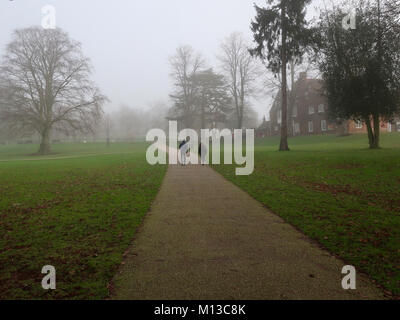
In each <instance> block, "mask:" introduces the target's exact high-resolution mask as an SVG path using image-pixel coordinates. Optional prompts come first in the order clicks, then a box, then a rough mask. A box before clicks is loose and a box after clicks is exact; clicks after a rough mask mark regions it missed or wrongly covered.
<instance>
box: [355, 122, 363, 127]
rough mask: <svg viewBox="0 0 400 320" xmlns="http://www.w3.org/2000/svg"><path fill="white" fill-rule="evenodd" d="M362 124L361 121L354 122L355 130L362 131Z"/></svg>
mask: <svg viewBox="0 0 400 320" xmlns="http://www.w3.org/2000/svg"><path fill="white" fill-rule="evenodd" d="M362 127H363V124H362V122H361V121H356V129H362Z"/></svg>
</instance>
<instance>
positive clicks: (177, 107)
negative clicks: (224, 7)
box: [169, 33, 260, 129]
mask: <svg viewBox="0 0 400 320" xmlns="http://www.w3.org/2000/svg"><path fill="white" fill-rule="evenodd" d="M248 49H249V44H248V43H247V41H246V40H245V39H244V37H243V35H241V34H239V33H233V34H231V35H230V36H229V37H227V38H226V39H225V40H224V41H223V42H222V43H221V46H220V52H219V54H218V61H219V65H218V66H217V69H219V72H216V71H215V70H216V69H214V68H212V67H209V66H207V64H206V62H205V59H204V58H203V57H202V56H201V55H200V54H198V53H195V51H194V49H193V48H192V47H191V46H188V45H187V46H183V47H179V48H178V49H177V50H176V53H175V55H174V56H172V57H171V58H170V65H171V77H172V79H173V80H174V87H175V89H174V92H172V93H171V95H170V98H171V100H172V102H173V106H172V108H171V109H170V112H169V115H170V119H176V120H179V121H181V123H182V125H183V126H184V127H186V128H193V127H195V126H196V124H195V123H196V121H197V127H201V128H213V127H214V126H215V125H216V123H224V124H225V126H226V127H231V128H239V129H241V128H243V127H244V125H250V126H255V125H256V124H257V115H256V113H255V112H254V110H253V109H252V108H251V98H252V97H254V96H255V95H256V94H257V90H258V89H257V80H258V76H259V75H260V68H259V65H258V64H257V61H256V60H255V59H253V58H252V57H251V55H250V53H249V51H248Z"/></svg>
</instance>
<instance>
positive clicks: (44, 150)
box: [39, 128, 50, 155]
mask: <svg viewBox="0 0 400 320" xmlns="http://www.w3.org/2000/svg"><path fill="white" fill-rule="evenodd" d="M49 153H50V128H44V129H43V131H42V133H41V141H40V148H39V154H41V155H46V154H49Z"/></svg>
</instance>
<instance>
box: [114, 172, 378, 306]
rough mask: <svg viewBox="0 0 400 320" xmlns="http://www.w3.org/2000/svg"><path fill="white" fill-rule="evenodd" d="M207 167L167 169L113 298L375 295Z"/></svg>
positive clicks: (338, 263)
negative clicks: (344, 283)
mask: <svg viewBox="0 0 400 320" xmlns="http://www.w3.org/2000/svg"><path fill="white" fill-rule="evenodd" d="M343 266H344V263H343V262H342V261H340V260H339V259H337V258H335V257H333V256H332V255H330V254H329V253H328V252H327V251H324V250H322V249H320V248H319V247H318V246H317V245H316V244H314V243H312V242H311V241H310V240H308V238H307V237H305V236H304V235H303V234H302V233H300V232H299V231H297V230H296V229H294V228H293V227H292V226H290V225H289V224H287V223H285V222H284V221H283V220H282V219H281V218H279V217H277V216H276V215H274V214H272V213H270V212H269V211H268V210H267V209H266V208H265V207H263V206H262V205H261V204H260V203H259V202H258V201H256V200H254V199H253V198H251V197H250V196H249V195H248V194H247V193H245V192H244V191H242V190H241V189H239V188H238V187H236V186H235V185H233V184H232V183H231V182H229V181H227V180H226V179H224V178H223V177H222V176H221V175H219V174H218V173H216V172H215V171H214V170H212V169H211V168H209V167H207V166H195V165H190V166H186V167H183V166H177V165H175V166H174V165H172V166H170V167H169V168H168V171H167V174H166V177H165V179H164V182H163V184H162V186H161V190H160V192H159V194H158V195H157V197H156V199H155V202H154V203H153V206H152V209H151V211H150V212H149V213H148V214H147V216H146V218H145V220H144V223H143V225H142V226H141V227H140V228H139V230H138V233H137V234H136V237H135V239H134V241H133V244H132V246H131V248H130V249H129V251H128V253H127V256H126V258H125V261H124V263H123V264H122V265H121V267H120V270H119V272H118V273H117V275H116V276H115V278H114V280H113V288H114V289H113V295H112V298H113V299H138V300H143V299H183V300H185V299H206V300H208V299H244V300H246V299H381V298H384V296H383V294H382V293H381V291H380V290H378V289H376V288H375V287H374V286H373V285H372V284H371V282H370V281H369V280H368V279H367V278H366V277H364V276H363V275H361V274H358V275H357V289H356V290H350V291H345V290H343V289H342V287H341V280H342V274H341V269H342V267H343Z"/></svg>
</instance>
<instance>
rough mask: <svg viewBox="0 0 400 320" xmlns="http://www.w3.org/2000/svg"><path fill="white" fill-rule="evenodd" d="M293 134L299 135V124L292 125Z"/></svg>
mask: <svg viewBox="0 0 400 320" xmlns="http://www.w3.org/2000/svg"><path fill="white" fill-rule="evenodd" d="M294 133H295V134H299V133H300V124H299V123H295V124H294Z"/></svg>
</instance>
